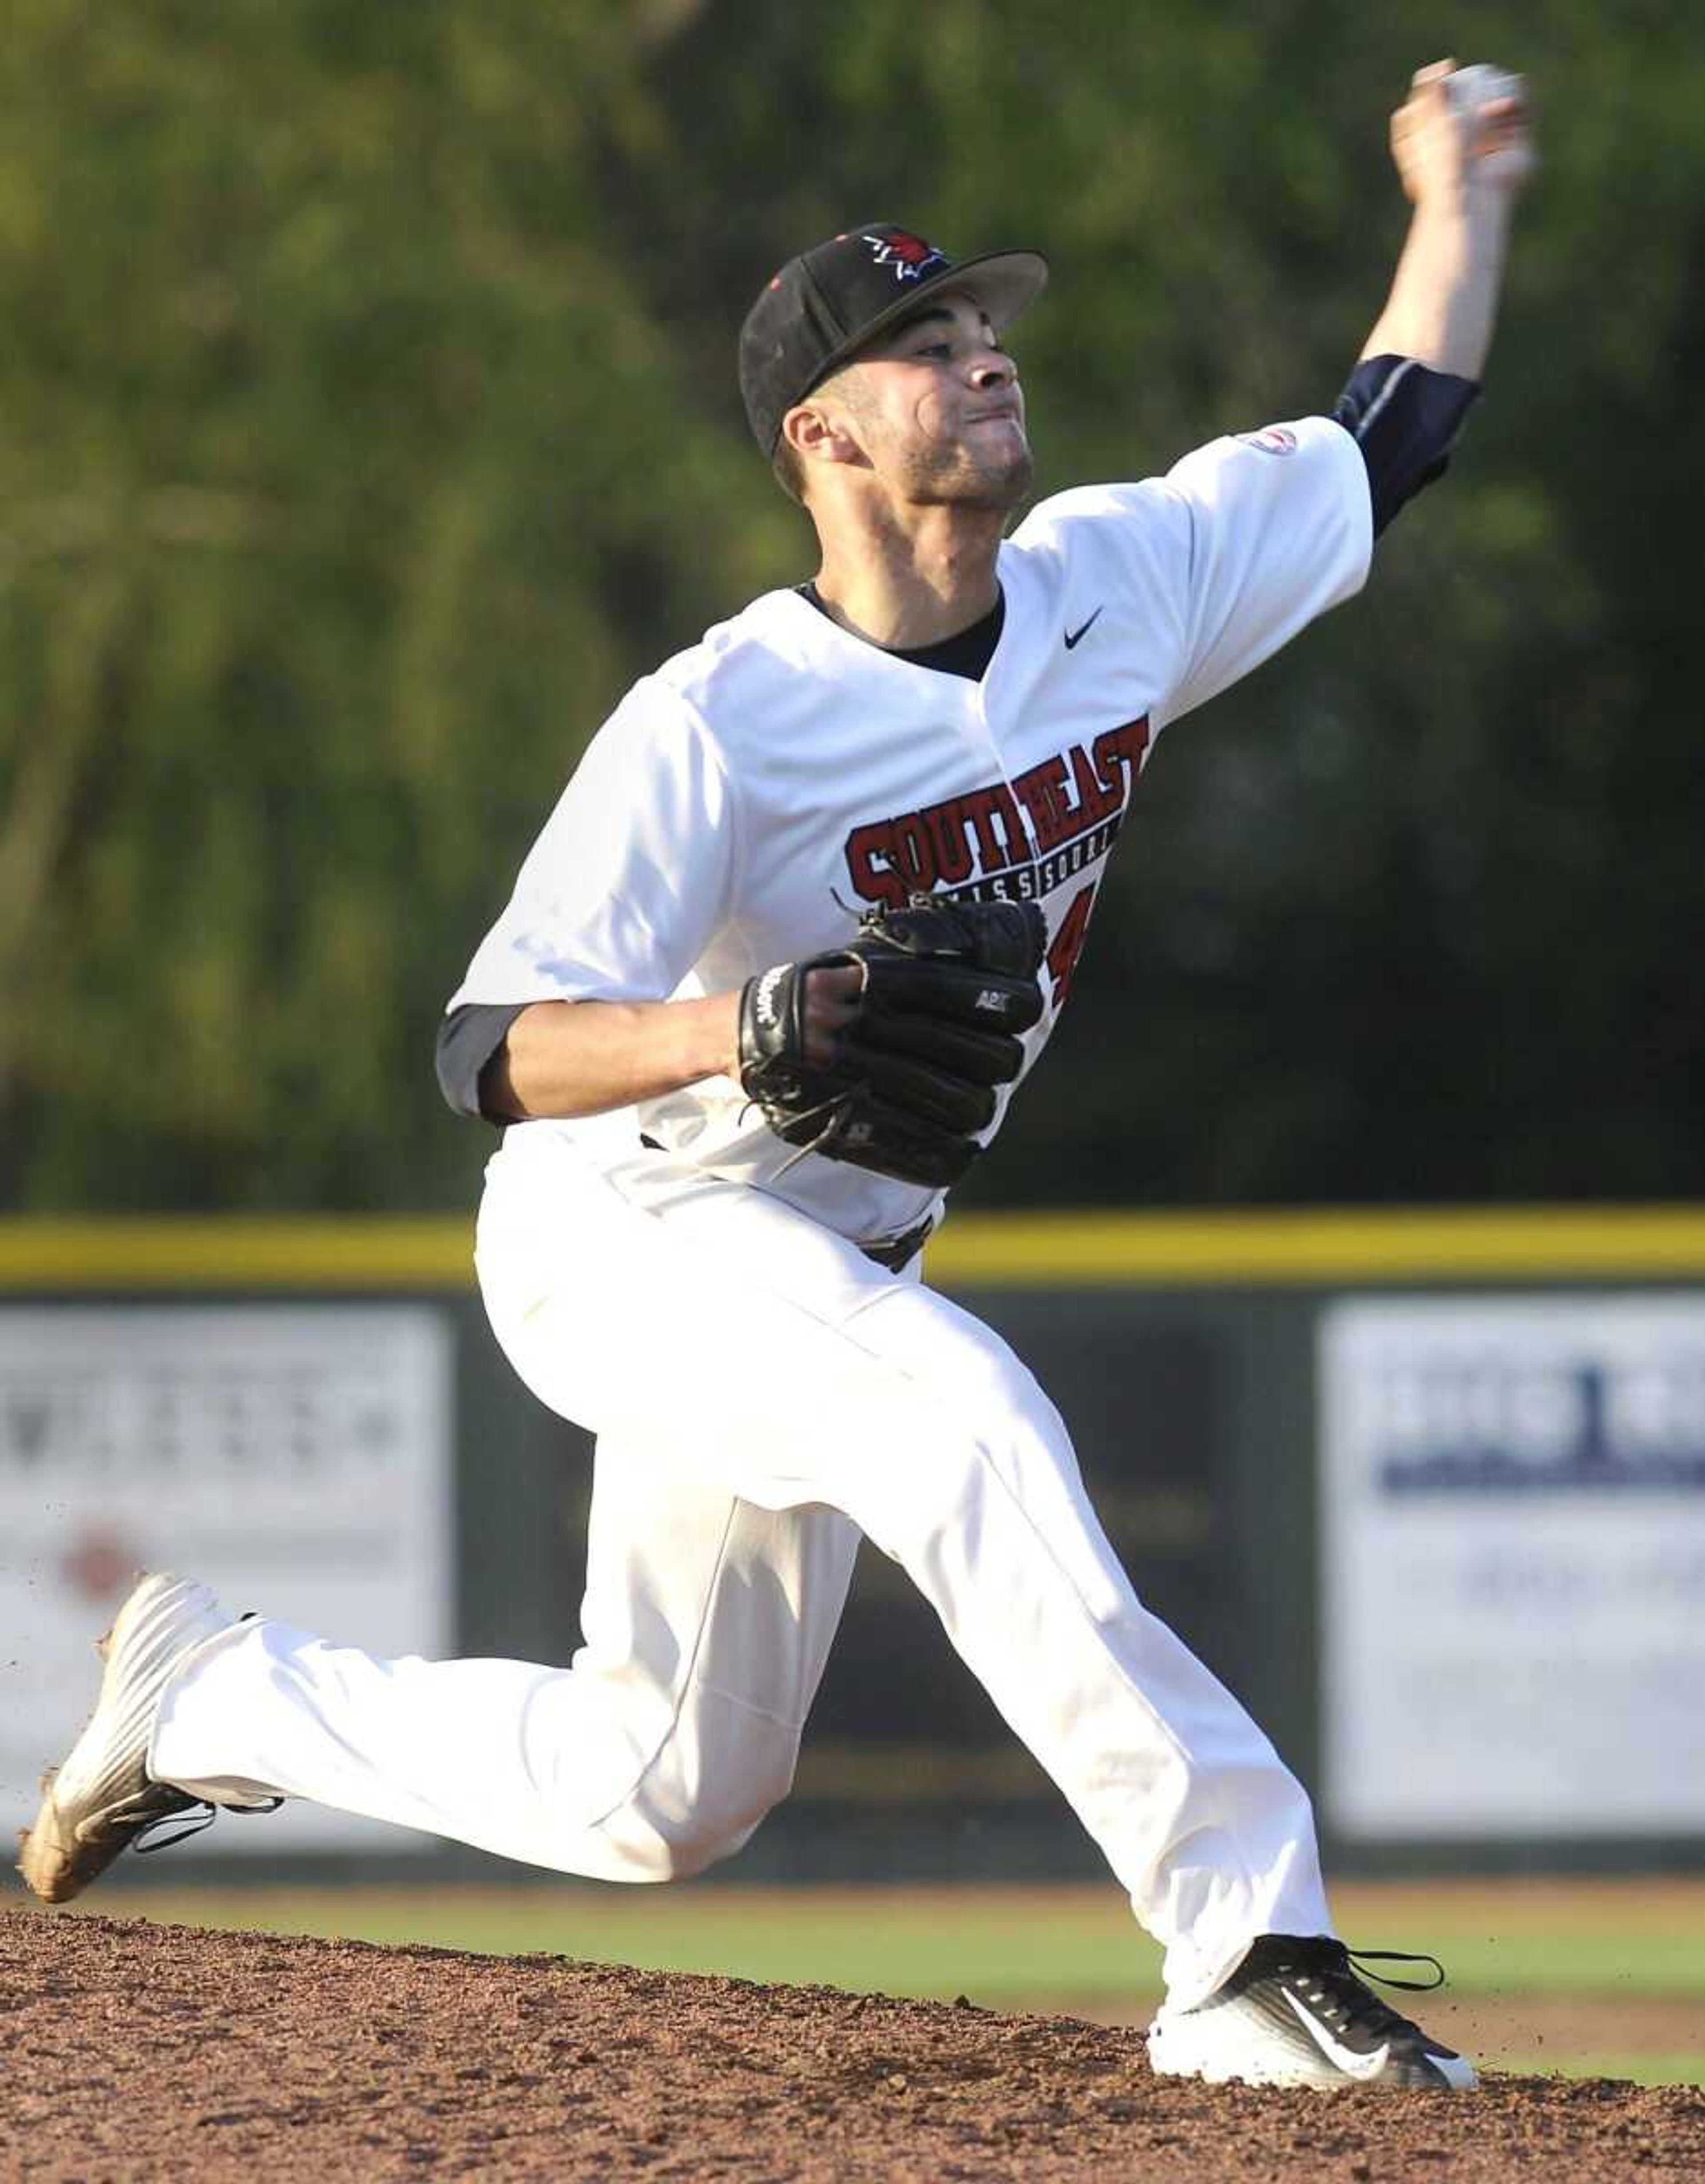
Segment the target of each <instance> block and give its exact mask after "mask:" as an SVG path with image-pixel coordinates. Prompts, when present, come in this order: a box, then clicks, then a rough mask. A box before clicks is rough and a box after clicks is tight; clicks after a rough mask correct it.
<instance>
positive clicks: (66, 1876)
mask: <svg viewBox="0 0 1705 2184" xmlns="http://www.w3.org/2000/svg"><path fill="white" fill-rule="evenodd" d="M243 1620H245V1619H244V1618H242V1617H240V1616H234V1615H229V1614H227V1613H226V1611H225V1609H223V1608H222V1607H220V1604H219V1602H217V1601H216V1600H215V1598H214V1596H213V1595H212V1593H211V1592H209V1591H208V1589H207V1587H206V1586H205V1585H196V1584H194V1583H192V1582H190V1581H189V1580H185V1579H183V1578H177V1577H169V1576H166V1575H164V1574H159V1573H156V1574H153V1575H152V1576H149V1577H144V1578H142V1579H140V1580H138V1581H137V1585H135V1587H134V1588H133V1590H132V1591H131V1595H130V1596H129V1598H128V1599H127V1600H126V1601H125V1603H124V1605H123V1607H120V1610H119V1612H118V1614H117V1616H116V1617H115V1619H114V1623H113V1627H112V1629H111V1630H109V1632H108V1633H107V1635H106V1636H105V1637H104V1638H103V1639H102V1640H101V1641H100V1642H99V1644H98V1646H97V1648H96V1651H97V1652H98V1653H99V1654H100V1655H101V1657H102V1658H103V1660H104V1661H105V1663H106V1669H105V1672H104V1673H103V1675H102V1678H101V1689H100V1696H99V1697H98V1699H97V1700H96V1702H95V1711H94V1713H92V1715H91V1716H90V1717H89V1725H88V1727H87V1728H86V1730H84V1731H83V1733H82V1735H81V1736H80V1737H79V1738H78V1739H77V1741H76V1742H75V1744H74V1745H73V1746H72V1747H71V1749H70V1752H69V1753H68V1754H67V1756H66V1758H64V1761H63V1762H62V1763H61V1764H60V1765H59V1767H57V1768H53V1769H50V1770H49V1771H48V1773H47V1775H44V1776H43V1777H42V1805H41V1809H40V1811H39V1812H37V1814H36V1824H35V1825H34V1826H33V1827H31V1828H29V1829H27V1830H25V1832H24V1834H23V1835H22V1836H21V1837H20V1841H21V1842H22V1844H23V1850H22V1853H21V1854H20V1858H19V1860H18V1870H19V1871H20V1873H21V1874H22V1875H23V1876H24V1878H25V1880H26V1881H27V1882H28V1883H29V1885H30V1886H31V1888H32V1889H33V1890H34V1891H35V1892H36V1895H37V1896H39V1897H41V1898H42V1902H43V1903H69V1902H70V1899H71V1897H74V1896H76V1895H80V1894H81V1892H82V1891H83V1890H84V1889H86V1887H87V1886H88V1885H89V1883H90V1882H91V1881H92V1880H98V1879H99V1878H100V1876H101V1875H102V1874H103V1873H104V1872H105V1871H106V1869H107V1868H108V1867H109V1865H110V1864H112V1862H113V1860H114V1858H116V1857H117V1856H118V1855H119V1853H120V1851H122V1850H124V1849H125V1847H127V1846H131V1845H134V1846H135V1847H136V1848H137V1849H138V1850H143V1849H154V1850H163V1849H164V1848H165V1847H166V1845H167V1844H168V1843H173V1842H181V1841H182V1840H183V1837H184V1836H186V1835H195V1834H198V1832H199V1831H200V1830H201V1829H202V1828H203V1827H206V1826H209V1825H211V1824H212V1821H213V1816H214V1813H215V1807H214V1806H212V1805H211V1804H209V1802H208V1801H207V1800H206V1799H205V1798H204V1797H192V1795H191V1794H190V1793H189V1791H187V1790H180V1789H177V1788H176V1787H175V1786H173V1785H172V1784H171V1783H170V1782H160V1781H156V1780H155V1779H154V1778H153V1776H152V1775H150V1774H149V1773H148V1764H147V1762H148V1744H149V1741H150V1740H151V1738H152V1737H153V1726H154V1717H155V1715H156V1714H157V1713H158V1712H159V1701H160V1694H161V1693H162V1692H163V1691H164V1689H165V1687H166V1685H167V1683H168V1681H169V1680H170V1678H171V1677H172V1676H173V1675H174V1674H176V1671H177V1670H178V1669H181V1667H182V1666H183V1664H184V1663H185V1661H186V1660H187V1658H188V1657H189V1655H190V1654H191V1653H192V1652H196V1651H197V1650H198V1648H199V1647H200V1646H203V1645H205V1644H206V1643H207V1641H209V1639H210V1638H216V1637H218V1636H219V1635H220V1633H221V1632H222V1631H225V1630H230V1629H231V1627H232V1625H233V1624H237V1623H238V1622H241V1621H243ZM282 1802H284V1801H283V1799H282V1798H281V1797H269V1798H266V1799H265V1800H264V1801H260V1802H245V1803H242V1804H231V1805H230V1806H226V1805H223V1804H221V1805H220V1807H219V1808H218V1809H220V1810H222V1811H231V1812H249V1813H255V1812H265V1813H270V1812H274V1811H276V1809H277V1808H278V1807H279V1806H280V1805H281V1803H282ZM190 1813H202V1814H205V1815H206V1817H205V1819H201V1820H198V1821H193V1822H192V1823H191V1825H189V1826H187V1827H186V1828H184V1829H182V1830H180V1832H179V1833H178V1834H176V1835H172V1836H165V1837H164V1838H162V1839H160V1840H159V1841H156V1842H153V1843H151V1844H150V1843H145V1842H144V1841H142V1837H143V1836H145V1835H146V1834H147V1833H148V1830H150V1829H152V1828H153V1827H154V1826H156V1825H158V1824H159V1822H160V1821H162V1820H173V1819H178V1818H179V1817H180V1816H181V1815H183V1814H190Z"/></svg>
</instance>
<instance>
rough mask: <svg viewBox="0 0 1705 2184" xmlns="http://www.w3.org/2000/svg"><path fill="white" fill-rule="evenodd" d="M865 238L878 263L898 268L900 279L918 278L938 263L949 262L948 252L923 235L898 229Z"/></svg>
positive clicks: (895, 275)
mask: <svg viewBox="0 0 1705 2184" xmlns="http://www.w3.org/2000/svg"><path fill="white" fill-rule="evenodd" d="M862 239H863V241H865V242H867V243H868V244H869V245H870V248H871V250H872V253H873V255H874V256H875V259H876V262H877V264H878V265H888V266H891V267H892V268H893V269H894V279H895V280H896V281H917V280H919V279H921V278H922V276H923V275H924V274H926V273H928V272H930V271H932V270H933V268H934V267H936V266H938V265H946V263H947V253H946V252H945V251H943V250H938V249H937V248H936V247H935V245H934V244H933V242H925V241H924V240H923V237H922V236H921V235H908V234H906V233H905V230H904V229H902V228H898V227H897V228H895V229H894V231H893V232H892V234H889V235H866V236H865V237H863V238H862Z"/></svg>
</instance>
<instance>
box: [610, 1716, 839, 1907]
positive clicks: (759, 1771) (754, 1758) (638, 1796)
mask: <svg viewBox="0 0 1705 2184" xmlns="http://www.w3.org/2000/svg"><path fill="white" fill-rule="evenodd" d="M776 1726H777V1735H776V1736H775V1737H774V1738H773V1739H771V1740H766V1747H765V1748H764V1749H763V1750H761V1751H755V1750H754V1749H753V1748H752V1746H751V1745H750V1743H748V1745H747V1747H746V1748H745V1750H744V1753H743V1754H742V1755H741V1763H738V1764H730V1763H729V1760H728V1758H727V1756H725V1755H719V1756H718V1758H716V1760H714V1761H707V1762H706V1763H704V1764H701V1765H698V1766H692V1765H688V1764H683V1755H682V1754H680V1753H679V1752H676V1751H673V1750H671V1751H668V1752H663V1753H660V1755H659V1757H658V1758H657V1759H656V1760H655V1762H654V1763H653V1764H652V1766H651V1767H650V1768H649V1769H648V1770H647V1772H646V1775H645V1776H644V1780H642V1781H641V1782H640V1783H639V1784H638V1786H636V1788H635V1790H634V1791H633V1794H632V1797H630V1798H628V1799H627V1802H626V1803H625V1804H624V1805H623V1806H622V1807H621V1808H620V1809H619V1810H618V1811H616V1812H614V1813H611V1814H608V1815H607V1816H606V1818H605V1819H604V1820H603V1822H602V1823H601V1824H600V1825H599V1836H601V1837H602V1839H603V1841H604V1842H605V1846H606V1847H607V1848H608V1850H609V1852H610V1855H611V1857H612V1858H614V1859H615V1860H616V1861H618V1862H619V1864H620V1866H621V1871H620V1872H619V1873H616V1874H615V1875H614V1876H613V1877H615V1878H617V1879H621V1880H638V1881H656V1880H689V1879H690V1878H691V1877H692V1875H694V1874H695V1873H703V1872H704V1871H705V1869H706V1868H707V1867H708V1866H712V1865H716V1864H719V1863H720V1862H721V1861H722V1859H723V1858H732V1857H733V1855H734V1853H736V1852H737V1851H739V1850H743V1849H744V1847H745V1846H746V1844H747V1843H748V1842H749V1841H750V1840H751V1838H752V1836H753V1835H754V1834H755V1831H756V1830H757V1828H758V1826H759V1824H760V1823H761V1821H762V1819H764V1816H765V1815H766V1814H767V1813H768V1812H769V1811H770V1810H771V1809H772V1808H773V1807H774V1806H776V1805H778V1804H780V1802H782V1800H783V1797H786V1796H787V1794H788V1791H789V1790H790V1789H791V1788H792V1787H793V1782H794V1759H795V1757H796V1756H797V1753H798V1751H799V1737H798V1734H797V1732H794V1731H785V1732H783V1730H781V1725H780V1724H777V1725H776Z"/></svg>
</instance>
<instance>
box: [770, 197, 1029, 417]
mask: <svg viewBox="0 0 1705 2184" xmlns="http://www.w3.org/2000/svg"><path fill="white" fill-rule="evenodd" d="M1047 282H1048V261H1047V259H1045V258H1044V257H1043V255H1042V253H1041V252H1040V251H1039V250H996V251H989V252H986V253H984V254H983V256H982V257H980V258H961V259H957V260H955V259H951V258H950V257H949V256H948V255H947V253H946V252H945V251H944V250H938V249H937V248H936V247H935V245H934V244H933V242H925V241H924V240H923V237H922V236H920V235H914V234H913V233H912V232H911V229H910V228H905V227H896V226H894V224H893V222H892V221H891V220H872V221H870V222H868V223H867V224H866V226H862V227H850V228H849V229H848V230H847V231H846V232H845V234H844V235H837V236H835V237H833V238H832V239H831V240H830V241H829V242H820V243H818V244H817V246H816V248H815V249H814V250H807V251H805V252H803V253H801V254H800V256H799V257H798V258H790V259H788V262H787V264H786V265H784V266H783V268H782V270H781V271H780V272H779V273H777V275H776V276H775V278H774V279H773V280H772V281H771V282H770V284H769V286H768V287H766V289H765V291H764V292H763V294H762V295H761V296H760V297H759V298H758V300H757V302H756V303H755V304H753V306H752V308H751V309H750V310H749V312H748V313H747V315H746V323H745V325H744V326H742V328H741V329H740V393H742V395H743V396H744V398H745V404H746V415H747V416H748V418H749V420H750V421H751V426H752V431H753V433H754V435H755V437H756V439H757V443H758V445H759V446H760V447H761V448H762V449H763V451H764V454H765V456H766V459H767V460H771V461H773V460H774V459H775V453H776V443H777V440H778V439H779V438H780V437H781V432H782V420H783V417H785V416H786V415H787V414H788V410H789V409H792V408H793V407H794V404H795V403H796V402H803V401H804V400H805V397H806V396H807V395H808V394H809V393H811V389H812V388H813V387H821V386H822V382H824V380H826V379H827V377H828V376H829V374H830V373H831V372H832V371H834V370H838V369H839V366H840V365H844V363H846V361H847V360H848V359H849V358H850V356H851V355H852V354H853V353H854V352H855V350H857V349H860V348H863V346H864V344H865V343H866V342H867V341H872V340H873V339H874V338H875V337H876V336H877V335H878V334H879V333H881V332H883V330H884V329H885V328H887V327H889V326H894V325H895V324H896V323H897V322H898V321H899V320H901V319H905V318H909V317H910V316H911V314H912V313H913V312H914V311H915V310H916V309H917V305H918V299H919V298H921V297H923V296H927V295H928V294H929V293H930V292H931V291H932V290H933V289H937V288H962V289H963V290H964V291H965V292H967V294H968V295H971V296H972V297H974V298H976V300H977V302H978V304H980V305H981V307H982V308H983V310H985V311H986V312H987V313H988V314H989V323H990V324H991V325H992V326H994V328H995V331H996V332H997V333H1004V332H1005V331H1006V328H1007V327H1008V326H1011V323H1012V321H1013V320H1014V319H1016V318H1017V316H1018V314H1019V313H1020V312H1021V311H1022V310H1025V309H1028V306H1029V305H1030V304H1034V302H1035V300H1036V298H1038V297H1039V295H1040V294H1041V292H1042V291H1043V289H1044V288H1045V287H1046V286H1047Z"/></svg>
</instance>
